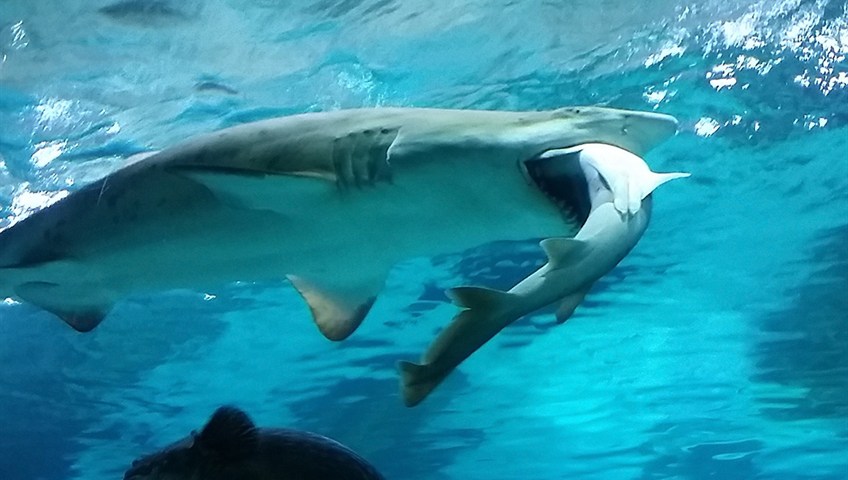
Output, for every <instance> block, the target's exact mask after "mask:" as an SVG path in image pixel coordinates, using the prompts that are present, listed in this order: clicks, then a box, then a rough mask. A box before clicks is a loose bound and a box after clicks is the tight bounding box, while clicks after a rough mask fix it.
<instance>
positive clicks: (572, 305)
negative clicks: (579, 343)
mask: <svg viewBox="0 0 848 480" xmlns="http://www.w3.org/2000/svg"><path fill="white" fill-rule="evenodd" d="M587 293H589V290H582V291H579V292H574V293H572V294H571V295H567V296H566V297H565V298H563V299H562V303H560V304H559V308H557V311H556V323H558V324H563V323H565V321H566V320H568V319H569V318H570V317H571V315H572V314H574V310H576V309H577V307H578V306H579V305H580V303H581V302H583V299H584V298H586V294H587Z"/></svg>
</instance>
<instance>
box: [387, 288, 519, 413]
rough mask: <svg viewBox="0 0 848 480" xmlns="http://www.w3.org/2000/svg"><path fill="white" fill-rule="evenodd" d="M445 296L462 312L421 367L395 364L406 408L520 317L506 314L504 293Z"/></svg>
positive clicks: (469, 291) (508, 297) (463, 291)
mask: <svg viewBox="0 0 848 480" xmlns="http://www.w3.org/2000/svg"><path fill="white" fill-rule="evenodd" d="M446 293H447V295H448V297H449V298H450V299H451V300H453V302H454V303H455V304H456V305H457V306H459V307H462V308H464V309H465V310H463V311H461V312H459V314H457V315H456V317H454V319H453V321H452V322H451V323H450V324H449V325H448V326H447V327H446V328H445V329H444V330H442V331H441V333H439V335H438V336H437V337H436V339H435V340H434V341H433V343H432V344H431V345H430V348H428V349H427V352H425V353H424V355H423V357H422V363H421V364H416V363H412V362H399V363H398V368H399V370H400V374H401V393H402V396H403V401H404V404H405V405H406V406H407V407H414V406H415V405H418V404H419V403H421V402H422V401H423V400H424V399H425V398H427V396H428V395H429V394H430V392H432V391H433V390H434V389H435V388H436V387H437V386H439V384H440V383H442V381H443V380H444V379H445V378H447V376H448V375H449V374H450V373H451V372H452V371H453V370H454V369H455V368H456V367H457V366H458V365H459V364H460V363H462V361H463V360H465V359H466V358H468V357H469V356H470V355H471V354H472V353H474V352H475V351H477V349H479V348H480V347H482V346H483V345H484V344H485V343H486V342H487V341H489V340H490V339H491V338H492V337H494V336H495V335H497V333H498V332H500V331H501V330H503V328H504V327H505V326H507V325H509V324H510V323H512V322H513V321H515V320H516V319H517V318H518V316H520V315H510V314H509V312H511V311H512V310H513V309H512V308H511V307H512V304H513V303H514V302H515V296H514V295H512V294H510V293H507V292H502V291H500V290H493V289H489V288H482V287H456V288H451V289H450V290H448V291H447V292H446Z"/></svg>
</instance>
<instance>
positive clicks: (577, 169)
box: [524, 151, 592, 228]
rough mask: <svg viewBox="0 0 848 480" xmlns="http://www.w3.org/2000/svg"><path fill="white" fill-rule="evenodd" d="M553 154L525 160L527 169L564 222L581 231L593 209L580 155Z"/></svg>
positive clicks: (575, 153)
mask: <svg viewBox="0 0 848 480" xmlns="http://www.w3.org/2000/svg"><path fill="white" fill-rule="evenodd" d="M550 153H551V152H550V151H548V152H543V153H540V154H539V155H536V156H535V157H532V158H530V159H528V160H526V161H525V162H524V166H525V168H526V171H527V173H528V175H529V176H530V178H531V179H532V180H533V183H535V184H536V186H537V187H538V188H539V190H541V191H542V192H543V193H544V194H545V195H546V196H547V197H548V198H550V199H551V201H553V202H554V203H555V204H556V205H557V206H558V207H559V209H560V211H562V213H563V216H564V217H565V219H566V220H567V221H568V222H569V223H571V224H573V225H574V226H575V228H580V227H582V226H583V224H584V223H586V219H587V218H589V212H590V211H591V209H592V201H591V199H590V197H589V184H588V182H587V181H586V174H585V173H583V169H582V167H581V166H580V152H579V151H573V152H567V153H562V154H556V155H551V154H550Z"/></svg>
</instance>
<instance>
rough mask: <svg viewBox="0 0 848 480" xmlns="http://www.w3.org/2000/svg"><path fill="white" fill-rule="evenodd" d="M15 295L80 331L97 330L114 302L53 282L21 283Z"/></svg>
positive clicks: (101, 296) (102, 296) (104, 297)
mask: <svg viewBox="0 0 848 480" xmlns="http://www.w3.org/2000/svg"><path fill="white" fill-rule="evenodd" d="M15 295H16V296H17V297H19V298H20V299H21V300H23V301H25V302H27V303H31V304H33V305H35V306H37V307H40V308H42V309H44V310H47V311H48V312H50V313H52V314H53V315H56V316H57V317H59V318H61V319H62V320H63V321H64V322H65V323H67V324H68V325H70V326H71V327H72V328H73V329H74V330H76V331H78V332H90V331H91V330H94V328H95V327H97V326H98V325H100V322H102V321H103V319H104V318H106V315H107V314H108V313H109V311H110V310H111V309H112V301H111V300H109V299H108V298H106V296H105V295H98V296H92V293H91V292H90V291H85V292H81V291H79V289H76V288H75V289H67V288H65V287H63V286H62V285H59V284H56V283H50V282H28V283H24V284H21V285H18V286H17V287H16V288H15Z"/></svg>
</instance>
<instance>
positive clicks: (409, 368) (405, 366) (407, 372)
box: [397, 360, 447, 407]
mask: <svg viewBox="0 0 848 480" xmlns="http://www.w3.org/2000/svg"><path fill="white" fill-rule="evenodd" d="M397 365H398V370H399V371H400V383H401V396H403V404H404V405H406V406H407V407H414V406H416V405H418V404H419V403H421V402H422V401H424V399H425V398H427V395H429V394H430V392H432V391H433V389H434V388H436V387H437V386H438V385H439V383H441V382H442V380H444V378H445V377H447V374H442V375H439V374H438V372H433V371H434V370H435V369H434V368H433V366H432V365H429V364H424V365H419V364H417V363H412V362H407V361H403V360H401V361H400V362H398V364H397Z"/></svg>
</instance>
